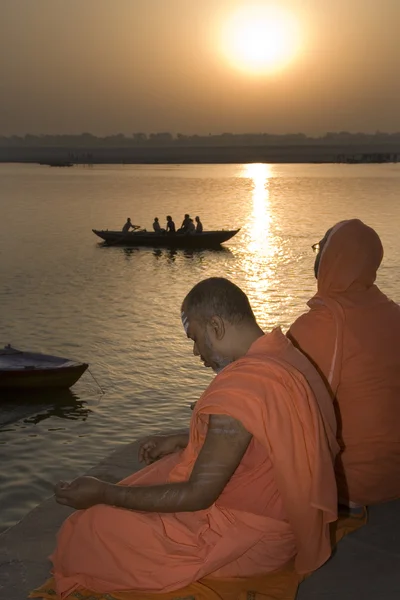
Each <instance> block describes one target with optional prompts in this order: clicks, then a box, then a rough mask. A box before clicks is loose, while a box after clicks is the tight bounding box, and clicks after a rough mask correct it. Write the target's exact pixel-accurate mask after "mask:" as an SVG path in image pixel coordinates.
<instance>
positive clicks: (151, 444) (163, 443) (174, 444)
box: [139, 433, 189, 465]
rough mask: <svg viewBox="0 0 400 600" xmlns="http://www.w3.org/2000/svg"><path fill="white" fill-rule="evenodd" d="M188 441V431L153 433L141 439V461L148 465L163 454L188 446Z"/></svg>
mask: <svg viewBox="0 0 400 600" xmlns="http://www.w3.org/2000/svg"><path fill="white" fill-rule="evenodd" d="M188 442H189V434H188V433H179V434H175V433H174V434H171V435H151V436H149V437H147V438H144V440H142V441H141V444H140V446H139V460H140V462H143V461H144V462H145V463H146V465H150V464H151V463H153V462H155V461H156V460H159V459H160V458H162V457H163V456H167V455H168V454H172V453H173V452H178V451H179V450H181V449H182V448H186V446H187V445H188Z"/></svg>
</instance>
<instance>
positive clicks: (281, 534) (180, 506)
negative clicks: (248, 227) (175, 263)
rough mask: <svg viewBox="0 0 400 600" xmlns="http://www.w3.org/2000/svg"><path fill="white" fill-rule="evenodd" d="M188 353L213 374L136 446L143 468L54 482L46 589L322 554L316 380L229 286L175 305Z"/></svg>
mask: <svg viewBox="0 0 400 600" xmlns="http://www.w3.org/2000/svg"><path fill="white" fill-rule="evenodd" d="M182 322H183V325H184V327H185V331H186V334H187V336H188V337H189V338H191V339H192V340H193V342H194V354H195V355H197V356H200V357H201V359H202V360H203V362H204V363H205V365H206V366H209V367H211V368H213V369H214V370H215V371H216V372H218V375H217V376H216V377H215V379H214V380H213V382H212V383H211V385H210V386H209V387H208V388H207V390H206V391H205V392H204V394H203V395H202V396H201V398H200V399H199V401H198V402H197V404H196V407H195V409H194V411H193V416H192V419H191V424H190V431H189V434H182V435H172V436H159V437H154V438H151V439H148V440H146V441H145V442H144V443H143V444H142V446H141V449H140V454H141V456H142V457H143V458H144V459H145V460H146V462H151V461H152V460H154V459H159V458H160V457H162V458H161V459H160V460H158V461H157V462H155V463H154V464H150V465H149V466H147V467H146V468H145V469H144V470H143V471H141V472H139V473H136V474H134V475H132V476H131V477H129V478H127V479H126V480H124V481H123V482H121V484H118V485H112V484H108V483H105V482H102V481H99V480H98V479H95V478H91V477H80V478H78V479H76V480H75V481H73V482H72V483H70V484H69V483H65V482H60V483H59V484H57V486H56V499H57V501H58V502H59V503H61V504H66V505H70V506H73V507H75V508H77V509H85V510H78V512H75V513H74V514H73V515H72V516H71V517H70V518H69V519H67V520H66V522H65V523H64V525H63V526H62V528H61V530H60V533H59V536H58V545H57V548H56V550H55V552H54V554H53V556H52V561H53V565H54V577H55V581H56V588H57V593H58V595H59V596H60V597H61V598H63V597H65V596H67V595H68V594H70V593H71V592H73V591H74V590H76V589H77V588H79V587H80V586H82V587H84V588H87V589H90V590H93V591H98V592H102V593H107V592H109V593H112V592H117V591H123V590H136V591H143V592H168V591H173V590H176V589H179V588H182V587H184V586H185V585H187V584H189V583H191V582H194V581H197V580H199V579H201V578H202V577H204V576H207V575H212V576H214V577H248V576H252V575H255V574H265V573H268V572H270V571H274V570H276V569H279V568H280V567H282V566H283V565H285V564H286V563H287V562H288V561H290V560H291V559H292V558H295V566H296V568H297V570H298V572H300V573H306V572H309V571H312V570H314V569H316V568H318V567H319V566H320V565H321V564H323V563H324V562H325V561H326V560H327V559H328V558H329V556H330V553H331V545H330V536H329V523H330V522H332V521H335V520H336V517H337V509H336V507H337V491H336V484H335V474H334V467H333V464H334V459H335V456H336V454H337V451H338V446H337V442H336V422H335V416H334V410H333V406H332V402H331V399H330V397H329V394H328V392H327V390H326V387H325V385H324V383H323V381H322V379H321V377H320V376H319V375H318V373H317V371H316V369H315V368H314V367H313V366H312V365H311V363H310V362H309V361H308V360H307V359H306V358H305V357H304V356H303V355H302V354H301V352H299V351H298V350H296V349H295V348H294V346H293V345H292V344H291V342H290V341H289V340H288V339H287V338H286V336H284V335H283V334H282V332H281V331H280V329H276V330H274V331H273V332H272V333H269V334H266V335H264V334H263V332H262V331H261V329H260V328H259V327H258V325H257V323H256V320H255V317H254V314H253V312H252V309H251V307H250V304H249V301H248V299H247V296H246V295H245V294H244V292H243V291H242V290H241V289H240V288H238V287H237V286H235V285H234V284H233V283H231V282H229V281H228V280H226V279H222V278H211V279H207V280H204V281H202V282H200V283H199V284H197V285H196V286H195V287H194V288H193V289H192V290H191V292H189V294H188V295H187V297H186V298H185V300H184V302H183V305H182Z"/></svg>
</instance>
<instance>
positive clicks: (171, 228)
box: [166, 215, 176, 233]
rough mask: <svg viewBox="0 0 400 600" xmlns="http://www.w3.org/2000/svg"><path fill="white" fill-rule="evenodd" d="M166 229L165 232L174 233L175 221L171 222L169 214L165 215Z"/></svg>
mask: <svg viewBox="0 0 400 600" xmlns="http://www.w3.org/2000/svg"><path fill="white" fill-rule="evenodd" d="M166 231H167V233H176V230H175V223H174V222H173V220H172V217H171V215H168V216H167V226H166Z"/></svg>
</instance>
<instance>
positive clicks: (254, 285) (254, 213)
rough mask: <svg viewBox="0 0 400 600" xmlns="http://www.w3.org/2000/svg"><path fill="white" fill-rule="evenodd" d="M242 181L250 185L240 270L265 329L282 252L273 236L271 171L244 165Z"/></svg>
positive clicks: (268, 168)
mask: <svg viewBox="0 0 400 600" xmlns="http://www.w3.org/2000/svg"><path fill="white" fill-rule="evenodd" d="M241 177H242V178H245V179H250V180H251V183H252V192H251V212H250V213H249V216H248V224H247V227H246V230H245V232H244V234H245V236H246V242H247V243H246V250H247V251H246V254H245V255H244V256H243V259H242V260H243V262H242V268H243V270H244V275H245V278H246V280H247V283H248V290H247V291H248V293H249V296H250V300H251V304H252V306H253V309H254V312H255V313H256V316H257V318H258V320H259V323H260V325H261V326H262V327H266V326H268V323H267V321H270V319H269V318H268V313H271V311H272V312H274V310H273V307H272V305H273V304H274V302H275V300H274V287H275V284H276V271H277V266H278V263H279V260H280V256H279V255H280V254H281V252H282V248H281V243H280V238H279V237H277V236H276V234H275V232H274V227H273V225H274V216H273V212H272V209H271V199H270V180H271V178H272V177H273V172H272V167H271V166H270V165H267V164H262V163H256V164H249V165H244V166H243V169H242V172H241Z"/></svg>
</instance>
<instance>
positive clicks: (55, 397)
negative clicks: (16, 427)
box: [0, 389, 91, 427]
mask: <svg viewBox="0 0 400 600" xmlns="http://www.w3.org/2000/svg"><path fill="white" fill-rule="evenodd" d="M0 408H1V411H0V427H4V426H6V425H11V424H12V423H15V422H17V421H21V420H23V421H24V422H25V423H29V424H37V423H40V422H41V421H44V420H46V419H48V418H50V417H58V418H60V419H67V420H70V421H84V420H86V419H87V418H88V416H89V414H90V413H91V409H90V408H89V407H88V406H87V403H86V402H85V401H84V400H81V399H80V397H79V396H77V395H76V394H74V393H73V392H72V391H71V390H65V389H64V390H63V389H57V390H56V389H45V390H10V389H6V390H2V391H1V404H0Z"/></svg>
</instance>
